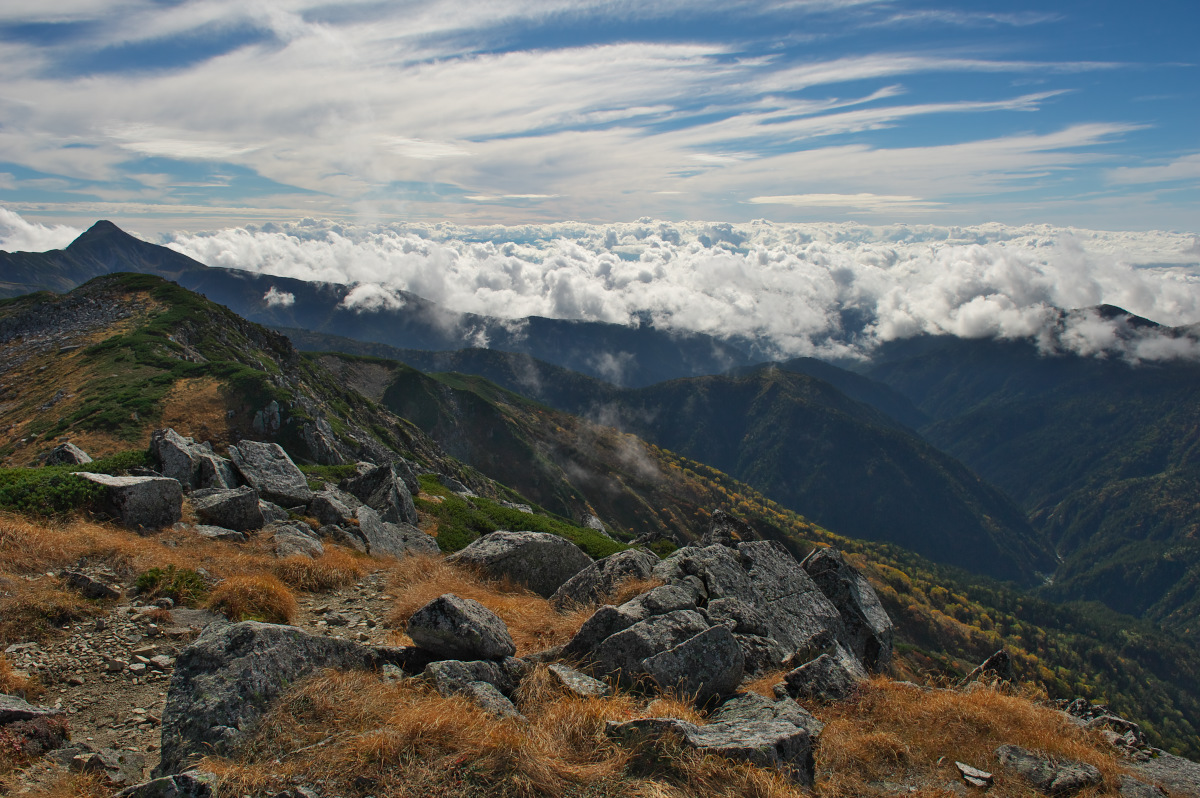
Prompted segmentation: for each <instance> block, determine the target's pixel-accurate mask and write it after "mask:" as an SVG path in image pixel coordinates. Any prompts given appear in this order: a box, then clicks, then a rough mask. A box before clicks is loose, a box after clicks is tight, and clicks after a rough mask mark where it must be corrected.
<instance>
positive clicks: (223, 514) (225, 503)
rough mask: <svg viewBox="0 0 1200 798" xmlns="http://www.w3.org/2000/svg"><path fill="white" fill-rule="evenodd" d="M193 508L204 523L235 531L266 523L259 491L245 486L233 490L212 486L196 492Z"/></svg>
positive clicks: (254, 527)
mask: <svg viewBox="0 0 1200 798" xmlns="http://www.w3.org/2000/svg"><path fill="white" fill-rule="evenodd" d="M192 508H193V509H194V510H195V511H196V517H197V518H199V519H200V520H201V521H203V522H204V523H206V524H211V525H213V526H219V527H224V528H225V529H232V530H234V531H235V532H250V531H252V530H255V529H261V528H262V526H263V524H264V523H265V522H266V519H265V518H264V517H263V512H262V507H261V506H260V504H259V500H258V494H257V493H255V491H254V488H251V487H249V486H248V485H243V486H242V487H240V488H235V489H233V490H228V489H220V488H213V489H209V490H199V491H196V492H194V493H193V494H192Z"/></svg>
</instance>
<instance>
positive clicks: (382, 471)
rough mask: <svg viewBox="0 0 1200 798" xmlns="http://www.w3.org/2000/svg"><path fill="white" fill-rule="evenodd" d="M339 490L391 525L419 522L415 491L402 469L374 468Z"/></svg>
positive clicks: (347, 482) (390, 467) (343, 484)
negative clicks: (406, 480) (405, 479)
mask: <svg viewBox="0 0 1200 798" xmlns="http://www.w3.org/2000/svg"><path fill="white" fill-rule="evenodd" d="M339 487H340V488H341V489H342V490H344V491H346V492H347V493H349V494H350V495H351V496H354V497H355V498H356V499H358V500H359V501H361V502H362V503H363V504H365V505H367V506H368V507H370V508H371V509H372V510H374V511H375V512H377V513H379V515H380V517H381V518H382V519H383V520H384V521H390V522H391V523H401V522H403V523H406V524H416V523H417V508H416V505H414V504H413V500H412V491H410V490H409V487H408V485H407V484H405V481H404V477H403V475H402V472H401V469H400V468H399V467H398V466H396V465H394V464H391V465H385V466H379V467H377V468H373V469H371V470H370V471H368V472H367V473H365V474H363V475H361V476H357V477H350V478H348V479H344V480H342V482H341V484H340V485H339Z"/></svg>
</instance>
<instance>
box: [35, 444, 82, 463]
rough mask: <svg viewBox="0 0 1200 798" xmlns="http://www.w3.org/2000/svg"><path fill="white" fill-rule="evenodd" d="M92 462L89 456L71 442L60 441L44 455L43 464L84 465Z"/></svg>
mask: <svg viewBox="0 0 1200 798" xmlns="http://www.w3.org/2000/svg"><path fill="white" fill-rule="evenodd" d="M90 462H92V458H91V456H90V455H89V454H88V453H87V452H85V451H84V450H83V449H80V448H79V447H78V446H76V445H75V444H73V443H69V442H68V443H60V444H59V445H58V446H55V447H54V448H53V449H51V450H50V454H48V455H46V460H45V464H46V465H48V466H59V465H86V464H87V463H90Z"/></svg>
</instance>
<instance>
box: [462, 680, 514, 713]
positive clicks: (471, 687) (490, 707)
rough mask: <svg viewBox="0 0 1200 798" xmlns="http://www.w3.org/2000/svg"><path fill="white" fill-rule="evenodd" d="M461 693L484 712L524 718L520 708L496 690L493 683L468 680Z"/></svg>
mask: <svg viewBox="0 0 1200 798" xmlns="http://www.w3.org/2000/svg"><path fill="white" fill-rule="evenodd" d="M462 694H463V695H465V696H466V697H467V698H469V699H470V700H471V701H472V702H474V703H475V704H476V705H478V706H479V707H481V708H482V709H483V710H484V711H485V712H488V713H489V714H492V715H495V716H496V717H499V718H511V719H513V720H525V716H524V715H522V714H521V712H520V710H518V709H517V707H516V706H515V705H514V704H513V702H512V701H510V700H509V699H508V698H506V697H505V695H504V694H503V693H501V692H500V691H499V690H497V689H496V687H495V685H491V684H488V683H487V682H469V683H468V684H467V685H466V687H464V688H463V690H462Z"/></svg>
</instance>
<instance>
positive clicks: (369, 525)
mask: <svg viewBox="0 0 1200 798" xmlns="http://www.w3.org/2000/svg"><path fill="white" fill-rule="evenodd" d="M355 517H356V518H357V519H358V528H357V533H358V536H359V537H360V538H362V540H363V541H364V542H365V543H366V546H367V551H368V552H369V553H370V554H371V555H372V556H375V557H406V556H408V555H409V554H417V555H422V556H425V557H433V556H436V555H437V554H438V553H439V551H440V549H438V544H437V540H435V539H434V538H433V537H431V536H430V535H427V534H425V533H424V532H422V531H421V530H420V529H417V528H416V527H415V526H413V525H412V524H406V523H398V524H396V523H390V522H388V521H384V520H383V519H381V518H380V517H379V513H377V512H375V511H374V510H372V509H371V508H370V507H366V506H363V507H359V508H358V510H357V511H356V512H355Z"/></svg>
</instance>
